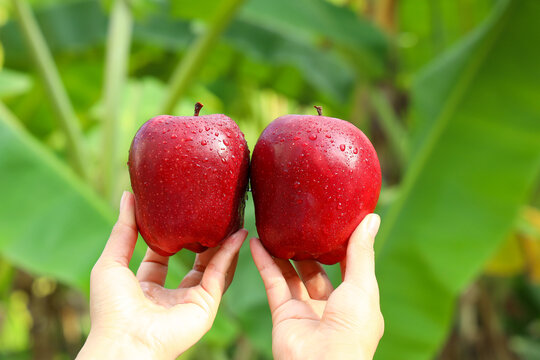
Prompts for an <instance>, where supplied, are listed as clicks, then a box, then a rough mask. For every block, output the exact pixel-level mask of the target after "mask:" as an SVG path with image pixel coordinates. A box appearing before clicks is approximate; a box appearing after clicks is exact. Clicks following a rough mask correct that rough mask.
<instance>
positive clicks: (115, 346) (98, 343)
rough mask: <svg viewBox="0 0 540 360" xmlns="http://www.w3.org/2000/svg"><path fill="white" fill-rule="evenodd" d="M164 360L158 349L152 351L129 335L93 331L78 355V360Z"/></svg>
mask: <svg viewBox="0 0 540 360" xmlns="http://www.w3.org/2000/svg"><path fill="white" fill-rule="evenodd" d="M164 358H165V357H164V356H163V355H162V354H160V353H159V352H158V351H157V350H156V349H151V348H150V347H149V346H147V345H146V344H144V343H142V342H141V341H139V340H137V339H134V338H133V337H132V336H130V335H129V334H125V333H123V334H121V333H119V334H108V333H104V332H98V331H92V330H91V331H90V334H89V335H88V338H87V339H86V341H85V343H84V345H83V347H82V349H81V351H80V352H79V354H78V355H77V360H86V359H103V360H107V359H135V360H136V359H164Z"/></svg>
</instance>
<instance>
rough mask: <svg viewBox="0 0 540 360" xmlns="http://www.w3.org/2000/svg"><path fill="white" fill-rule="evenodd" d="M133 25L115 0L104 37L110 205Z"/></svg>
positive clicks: (105, 176) (106, 173)
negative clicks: (121, 105)
mask: <svg viewBox="0 0 540 360" xmlns="http://www.w3.org/2000/svg"><path fill="white" fill-rule="evenodd" d="M132 24H133V19H132V16H131V12H130V9H129V6H128V4H127V3H126V1H125V0H116V1H115V2H114V5H113V10H112V15H111V20H110V25H109V31H108V35H107V49H106V60H105V79H104V88H103V99H104V113H103V154H102V164H103V183H102V186H103V188H102V190H103V194H104V195H105V197H106V198H107V199H108V200H110V201H111V202H112V201H114V199H116V195H117V194H116V191H115V186H116V184H117V179H118V166H117V165H118V161H117V160H118V148H117V145H118V142H117V139H118V135H119V131H118V128H119V126H118V123H119V117H120V104H121V101H122V93H123V89H124V86H125V83H126V78H127V73H128V63H129V50H130V45H131V33H132Z"/></svg>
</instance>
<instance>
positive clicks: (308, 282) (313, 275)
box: [295, 260, 334, 300]
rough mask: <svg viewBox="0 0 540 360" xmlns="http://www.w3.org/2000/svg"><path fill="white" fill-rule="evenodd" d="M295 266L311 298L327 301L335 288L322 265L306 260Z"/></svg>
mask: <svg viewBox="0 0 540 360" xmlns="http://www.w3.org/2000/svg"><path fill="white" fill-rule="evenodd" d="M295 265H296V269H297V270H298V273H299V274H300V277H301V278H302V281H303V282H304V284H305V287H306V289H307V291H308V293H309V296H310V297H311V298H312V299H314V300H327V299H328V297H329V296H330V294H331V293H332V291H333V290H334V287H333V286H332V283H331V282H330V279H329V278H328V275H327V274H326V271H324V268H323V267H322V266H321V264H319V263H318V262H316V261H314V260H304V261H296V262H295Z"/></svg>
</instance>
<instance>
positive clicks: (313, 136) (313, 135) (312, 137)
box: [309, 134, 317, 140]
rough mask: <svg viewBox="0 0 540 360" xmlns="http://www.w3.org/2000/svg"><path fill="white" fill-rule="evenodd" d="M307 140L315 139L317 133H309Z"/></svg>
mask: <svg viewBox="0 0 540 360" xmlns="http://www.w3.org/2000/svg"><path fill="white" fill-rule="evenodd" d="M309 140H317V135H315V134H311V135H309Z"/></svg>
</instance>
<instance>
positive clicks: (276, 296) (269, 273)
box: [249, 238, 292, 312]
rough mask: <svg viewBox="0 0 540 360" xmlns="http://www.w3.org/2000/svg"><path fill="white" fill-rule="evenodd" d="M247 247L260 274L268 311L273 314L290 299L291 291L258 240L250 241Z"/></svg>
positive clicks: (277, 267)
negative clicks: (268, 307)
mask: <svg viewBox="0 0 540 360" xmlns="http://www.w3.org/2000/svg"><path fill="white" fill-rule="evenodd" d="M249 245H250V248H251V256H253V261H254V262H255V266H257V269H258V270H259V273H260V274H261V278H262V280H263V283H264V287H265V289H266V295H267V297H268V305H269V306H270V311H271V312H274V310H275V309H277V308H278V307H280V306H281V305H282V304H284V303H285V302H287V301H289V300H291V299H292V294H291V290H290V289H289V285H287V281H286V280H285V278H284V277H283V273H282V271H281V269H280V268H279V266H277V264H276V263H275V262H274V259H272V257H271V256H270V255H269V254H268V252H267V251H266V249H265V248H264V247H263V246H262V244H261V242H260V241H259V239H256V238H253V239H251V240H250V242H249Z"/></svg>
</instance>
